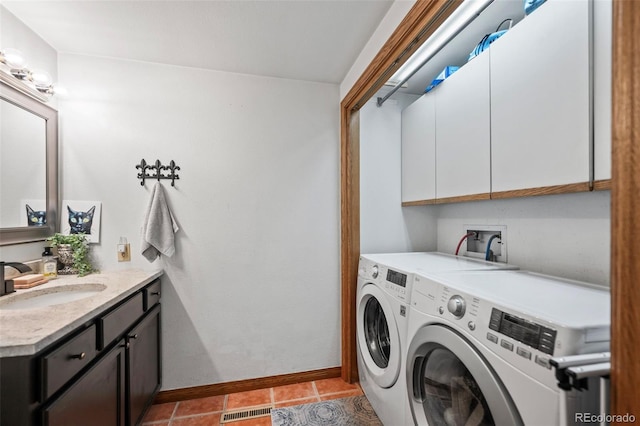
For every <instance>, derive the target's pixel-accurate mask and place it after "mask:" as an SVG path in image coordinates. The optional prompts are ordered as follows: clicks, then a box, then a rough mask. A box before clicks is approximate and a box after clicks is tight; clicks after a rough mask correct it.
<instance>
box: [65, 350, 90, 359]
mask: <svg viewBox="0 0 640 426" xmlns="http://www.w3.org/2000/svg"><path fill="white" fill-rule="evenodd" d="M86 356H87V354H86V353H84V352H80V353H79V354H76V355H71V356H69V358H71V359H84V358H85V357H86Z"/></svg>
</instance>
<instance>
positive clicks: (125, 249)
mask: <svg viewBox="0 0 640 426" xmlns="http://www.w3.org/2000/svg"><path fill="white" fill-rule="evenodd" d="M130 261H131V246H130V245H129V243H126V244H118V262H130Z"/></svg>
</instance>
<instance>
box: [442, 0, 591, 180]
mask: <svg viewBox="0 0 640 426" xmlns="http://www.w3.org/2000/svg"><path fill="white" fill-rule="evenodd" d="M589 8H590V5H589V2H588V1H565V0H547V2H546V3H544V4H543V5H541V6H540V7H539V8H538V9H537V10H536V11H534V12H533V13H532V14H530V15H529V16H527V17H526V18H525V19H524V20H522V22H520V23H519V24H518V25H516V26H515V27H514V28H512V29H511V30H510V31H509V32H508V33H507V34H505V35H504V36H503V37H501V38H500V39H498V40H497V41H495V42H494V43H493V44H492V45H491V48H490V49H489V50H490V52H491V165H492V167H491V184H492V191H493V192H500V191H508V190H518V189H528V188H539V187H545V186H553V185H564V184H571V183H584V182H588V181H589V179H590V151H591V141H590V135H591V132H590V110H589V106H590V83H589V76H590V62H589V55H590V51H589V50H590V48H589V15H590V11H589ZM461 124H463V123H461ZM451 164H453V163H451Z"/></svg>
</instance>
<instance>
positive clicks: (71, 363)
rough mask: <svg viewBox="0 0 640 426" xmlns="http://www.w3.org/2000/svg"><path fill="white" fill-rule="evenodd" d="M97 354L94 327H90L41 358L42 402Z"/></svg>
mask: <svg viewBox="0 0 640 426" xmlns="http://www.w3.org/2000/svg"><path fill="white" fill-rule="evenodd" d="M96 353H97V350H96V326H95V325H91V326H90V327H88V328H86V329H85V330H83V331H81V332H80V333H79V334H77V335H76V336H74V337H72V338H71V339H69V340H68V341H67V342H66V343H64V344H63V345H62V346H60V347H59V348H58V349H56V350H54V351H53V352H51V353H49V354H48V355H45V356H43V357H42V401H44V400H46V399H47V398H49V397H50V396H51V395H53V394H54V393H55V392H56V391H57V390H58V389H60V388H61V387H62V386H63V385H64V384H65V383H66V382H67V381H69V379H71V378H72V377H73V376H75V375H76V374H77V373H78V372H80V370H82V369H83V368H84V367H85V366H87V365H88V364H89V363H90V362H91V361H92V360H93V358H95V356H96Z"/></svg>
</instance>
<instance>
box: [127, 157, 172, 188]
mask: <svg viewBox="0 0 640 426" xmlns="http://www.w3.org/2000/svg"><path fill="white" fill-rule="evenodd" d="M136 169H140V173H138V179H140V180H141V182H140V185H142V186H144V181H145V179H156V180H158V181H160V179H171V186H176V185H175V181H176V179H180V175H178V174H177V173H176V170H180V167H178V166H176V163H175V162H174V161H173V160H171V162H169V165H168V166H163V165H162V163H161V162H160V160H156V162H155V164H147V162H146V161H145V159H144V158H143V159H142V160H140V164H138V165H137V166H136ZM163 170H168V171H169V172H168V173H167V174H166V175H165V174H164V173H162V171H163Z"/></svg>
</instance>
